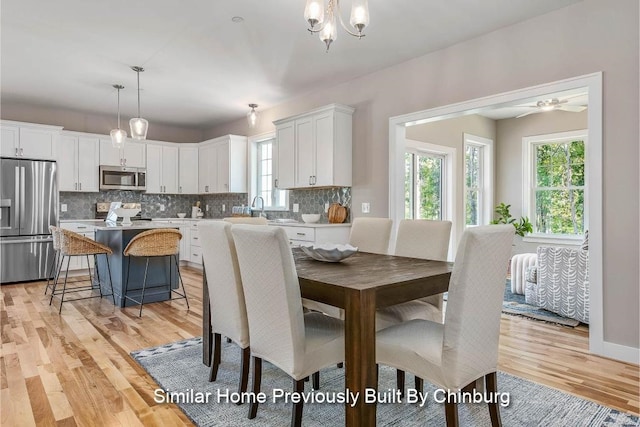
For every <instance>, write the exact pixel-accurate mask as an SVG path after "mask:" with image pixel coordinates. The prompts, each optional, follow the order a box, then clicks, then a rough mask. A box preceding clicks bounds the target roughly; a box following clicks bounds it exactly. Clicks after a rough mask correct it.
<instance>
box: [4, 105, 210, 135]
mask: <svg viewBox="0 0 640 427" xmlns="http://www.w3.org/2000/svg"><path fill="white" fill-rule="evenodd" d="M1 107H2V108H1V109H0V114H1V115H2V119H4V120H17V121H19V122H29V123H40V124H45V125H55V126H63V127H64V129H65V130H73V131H77V132H90V133H98V134H103V135H109V132H111V129H113V128H115V127H116V125H117V123H118V121H117V116H116V112H115V109H114V112H113V114H112V115H110V114H107V115H105V114H92V113H87V112H80V111H74V110H68V109H64V108H50V107H44V106H34V105H29V104H23V103H18V102H12V101H9V100H7V99H2V105H1ZM129 118H130V117H125V116H121V117H120V127H121V128H123V129H125V130H126V131H127V134H130V132H129ZM147 138H148V139H153V140H156V141H169V142H201V141H204V138H203V132H202V130H200V129H192V128H186V127H181V126H171V125H166V124H161V123H154V122H149V133H148V134H147Z"/></svg>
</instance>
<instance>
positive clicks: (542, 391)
mask: <svg viewBox="0 0 640 427" xmlns="http://www.w3.org/2000/svg"><path fill="white" fill-rule="evenodd" d="M223 341H224V340H223ZM131 355H132V356H133V358H134V359H135V360H136V361H137V362H138V363H139V364H140V365H141V366H142V367H143V368H144V369H145V370H146V371H147V372H148V373H149V374H150V375H151V376H152V377H153V378H154V379H155V380H156V382H157V383H158V384H159V387H158V389H157V390H154V391H153V393H154V396H155V400H156V402H158V403H160V404H164V403H165V402H166V401H167V400H168V399H169V397H168V396H170V395H168V394H167V393H166V392H165V391H166V390H169V391H171V392H173V393H175V394H173V395H171V396H173V397H172V399H177V398H178V397H180V399H183V398H185V399H190V400H191V401H195V402H198V401H199V398H200V400H207V395H206V394H207V393H209V397H208V402H207V403H179V405H178V406H179V407H180V409H182V411H184V413H185V414H186V415H187V416H188V417H189V418H190V419H191V420H192V421H193V422H194V423H195V424H196V425H198V426H251V427H258V426H259V427H262V426H286V425H289V423H290V420H291V404H290V403H285V402H284V401H283V399H279V401H278V402H276V403H273V402H272V398H273V393H274V392H277V391H278V390H282V391H284V392H289V391H291V386H292V385H291V379H290V378H289V377H288V376H287V375H285V374H284V373H283V372H282V371H280V370H279V369H277V368H275V367H274V366H273V365H270V364H269V363H264V364H263V377H262V391H263V392H266V393H267V396H268V401H267V403H264V404H261V405H260V407H259V409H258V416H257V418H255V419H254V420H248V419H247V411H248V405H247V404H243V405H235V404H233V403H227V402H226V401H225V398H224V395H225V393H234V392H236V391H237V384H238V375H239V369H240V350H239V348H238V347H236V346H235V345H233V344H226V343H225V344H224V348H223V349H222V364H221V365H220V369H219V371H218V379H217V381H216V382H213V383H209V382H208V376H209V368H208V367H206V366H205V365H203V364H202V340H201V338H193V339H189V340H185V341H179V342H177V343H172V344H167V345H165V346H161V347H155V348H151V349H145V350H140V351H135V352H132V353H131ZM408 377H409V378H407V380H408V384H412V383H413V381H412V380H411V378H410V376H408ZM394 385H395V371H394V370H392V369H391V368H388V367H386V366H381V367H380V382H379V387H378V392H379V393H382V395H381V397H383V398H384V397H386V398H388V399H389V400H391V396H392V395H391V393H390V390H392V389H393V388H394ZM310 388H311V384H310V383H306V385H305V391H306V392H307V393H308V396H310V397H311V396H313V397H314V398H316V399H318V400H319V399H321V398H322V397H321V396H320V395H322V396H324V398H331V396H332V395H335V394H334V393H340V392H343V391H344V370H343V369H338V368H335V367H333V368H328V369H325V370H323V371H321V373H320V390H319V392H311V391H310ZM498 390H499V391H500V393H502V395H501V397H502V398H504V399H505V400H503V402H505V403H506V397H508V398H509V405H508V406H504V407H502V408H501V409H500V413H501V415H502V421H503V425H505V426H518V427H520V426H545V427H550V426H607V427H609V426H611V427H613V426H629V427H631V426H638V425H639V421H638V417H637V416H633V415H629V414H626V413H623V412H620V411H617V410H614V409H611V408H607V407H604V406H601V405H598V404H596V403H593V402H589V401H587V400H583V399H580V398H578V397H574V396H571V395H569V394H566V393H563V392H561V391H557V390H554V389H551V388H548V387H545V386H542V385H539V384H535V383H532V382H530V381H527V380H524V379H522V378H518V377H514V376H512V375H508V374H505V373H502V372H500V373H499V376H498ZM436 391H437V390H436V387H434V386H432V385H430V384H425V392H428V395H427V399H426V404H425V405H423V406H420V405H419V404H416V403H406V402H403V403H378V410H377V413H378V415H377V416H378V425H379V426H400V425H402V426H443V425H445V421H444V405H442V404H441V403H437V402H436V399H437V400H440V397H441V396H440V394H438V393H441V392H437V393H436V394H435V395H434V394H433V393H434V392H436ZM218 398H220V402H218ZM458 406H459V416H460V425H462V426H474V427H475V426H490V425H491V422H490V419H489V411H488V409H487V405H486V404H485V403H465V404H460V405H458ZM303 424H304V425H305V426H322V427H332V426H342V425H344V405H343V404H338V403H310V404H307V403H306V404H305V405H304V413H303Z"/></svg>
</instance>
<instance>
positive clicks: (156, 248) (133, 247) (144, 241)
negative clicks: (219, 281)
mask: <svg viewBox="0 0 640 427" xmlns="http://www.w3.org/2000/svg"><path fill="white" fill-rule="evenodd" d="M180 239H182V233H180V232H179V231H178V230H175V229H173V228H159V229H156V230H148V231H144V232H142V233H140V234H138V235H136V236H135V237H134V238H133V239H131V241H130V242H129V244H128V245H127V247H126V248H125V249H124V251H123V254H124V255H125V256H128V257H145V258H146V264H145V269H144V279H143V281H142V292H141V294H140V299H139V300H138V299H135V298H133V297H132V296H130V295H129V294H128V288H129V272H130V267H131V260H129V262H128V264H127V278H126V281H125V287H124V292H123V297H124V298H125V299H128V300H130V301H133V302H135V303H136V304H139V305H140V313H139V316H140V317H142V307H143V305H144V297H145V293H146V290H147V289H152V288H163V290H162V291H156V292H153V293H149V294H147V296H151V295H157V294H160V293H166V292H168V291H171V292H172V293H174V294H177V295H178V299H181V298H184V300H185V302H186V303H187V310H188V309H189V300H188V299H187V291H186V289H185V287H184V282H183V281H182V275H181V274H180V265H179V264H178V257H177V255H178V253H179V251H180ZM153 257H169V271H170V273H169V283H166V284H162V285H153V286H149V287H147V275H148V272H149V258H153ZM172 258H173V262H174V264H175V266H176V271H177V273H178V279H179V280H180V285H181V286H182V293H180V292H179V291H178V290H177V289H173V288H172V287H171V277H172V275H171V259H172ZM167 286H168V287H169V289H168V290H167ZM178 289H179V288H178Z"/></svg>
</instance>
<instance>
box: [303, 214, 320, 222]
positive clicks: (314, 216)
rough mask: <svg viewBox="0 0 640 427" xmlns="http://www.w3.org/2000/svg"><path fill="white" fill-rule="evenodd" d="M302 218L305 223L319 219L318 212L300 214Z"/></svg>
mask: <svg viewBox="0 0 640 427" xmlns="http://www.w3.org/2000/svg"><path fill="white" fill-rule="evenodd" d="M302 220H303V221H304V222H306V223H307V224H313V223H314V222H318V221H320V214H302Z"/></svg>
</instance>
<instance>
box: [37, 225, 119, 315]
mask: <svg viewBox="0 0 640 427" xmlns="http://www.w3.org/2000/svg"><path fill="white" fill-rule="evenodd" d="M55 234H57V236H58V243H59V245H60V246H59V248H60V249H59V251H58V258H59V264H58V269H57V270H58V272H57V274H56V275H55V277H54V280H53V289H52V291H51V298H50V299H49V305H51V303H52V302H53V297H54V296H57V295H60V309H59V310H58V313H61V312H62V304H63V303H64V302H65V301H67V302H68V301H79V300H83V299H89V298H97V297H100V298H102V297H103V296H110V297H111V298H112V299H113V304H114V305H115V303H116V300H115V296H114V294H113V282H112V280H111V267H110V266H109V255H111V254H112V253H113V251H111V249H110V248H109V247H108V246H105V245H102V244H100V243H98V242H96V241H95V240H91V239H89V238H87V237H84V236H83V235H81V234H78V233H74V232H73V231H69V230H65V229H63V228H57V231H56V233H54V244H55V239H56V237H55ZM98 255H104V257H105V260H106V266H107V274H108V276H109V289H110V290H111V293H110V294H106V295H105V294H104V293H103V292H102V282H101V280H100V272H99V270H98V268H97V265H98V262H97V257H98ZM90 256H93V259H94V269H93V274H91V264H90V263H89V257H90ZM71 257H86V258H87V268H88V269H89V278H88V280H86V281H88V282H89V284H88V285H78V283H83V282H85V280H80V281H74V282H69V280H68V279H69V263H70V262H71ZM65 258H66V260H67V268H66V271H65V275H64V283H63V286H62V289H59V287H58V286H59V281H60V273H61V272H62V268H64V261H65ZM67 285H71V286H70V287H67ZM96 290H97V291H99V292H100V294H99V295H93V294H92V295H90V296H87V297H81V298H74V299H72V300H65V295H66V294H67V293H71V292H82V291H96Z"/></svg>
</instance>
